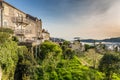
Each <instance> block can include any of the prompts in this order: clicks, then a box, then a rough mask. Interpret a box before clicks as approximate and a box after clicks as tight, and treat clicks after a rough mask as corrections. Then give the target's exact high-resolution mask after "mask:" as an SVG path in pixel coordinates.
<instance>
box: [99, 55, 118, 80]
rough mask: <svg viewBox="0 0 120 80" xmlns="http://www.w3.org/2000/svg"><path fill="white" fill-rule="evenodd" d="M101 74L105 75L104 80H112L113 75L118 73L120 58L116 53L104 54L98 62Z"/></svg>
mask: <svg viewBox="0 0 120 80" xmlns="http://www.w3.org/2000/svg"><path fill="white" fill-rule="evenodd" d="M98 68H99V70H100V71H101V72H104V73H105V75H106V80H112V76H113V74H114V73H118V72H119V71H120V57H119V55H117V53H116V54H115V53H114V54H113V53H106V54H105V55H104V56H103V58H102V59H101V61H100V64H99V66H98Z"/></svg>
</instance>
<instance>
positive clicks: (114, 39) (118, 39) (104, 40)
mask: <svg viewBox="0 0 120 80" xmlns="http://www.w3.org/2000/svg"><path fill="white" fill-rule="evenodd" d="M94 41H95V42H120V37H116V38H109V39H103V40H96V39H83V40H81V42H89V43H93V42H94Z"/></svg>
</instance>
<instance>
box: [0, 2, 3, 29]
mask: <svg viewBox="0 0 120 80" xmlns="http://www.w3.org/2000/svg"><path fill="white" fill-rule="evenodd" d="M0 13H1V15H0V19H1V28H3V0H0Z"/></svg>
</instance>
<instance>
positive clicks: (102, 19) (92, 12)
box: [5, 0, 120, 40]
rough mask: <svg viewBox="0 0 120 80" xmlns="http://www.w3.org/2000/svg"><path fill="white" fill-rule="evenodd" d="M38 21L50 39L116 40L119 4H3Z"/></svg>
mask: <svg viewBox="0 0 120 80" xmlns="http://www.w3.org/2000/svg"><path fill="white" fill-rule="evenodd" d="M5 1H6V2H8V3H10V4H12V5H13V6H15V7H16V8H18V9H20V10H22V11H24V12H25V13H28V14H30V15H32V16H35V17H38V18H39V19H42V22H43V26H42V27H43V28H44V29H46V30H48V31H49V33H50V35H51V37H57V38H64V39H67V40H72V39H73V38H74V37H80V38H81V39H88V38H92V39H104V38H110V37H120V0H5Z"/></svg>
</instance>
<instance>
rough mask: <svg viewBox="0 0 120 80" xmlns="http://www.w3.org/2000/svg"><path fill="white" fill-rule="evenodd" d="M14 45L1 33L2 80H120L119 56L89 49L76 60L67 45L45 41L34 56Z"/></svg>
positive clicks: (0, 67) (28, 50) (27, 50)
mask: <svg viewBox="0 0 120 80" xmlns="http://www.w3.org/2000/svg"><path fill="white" fill-rule="evenodd" d="M15 41H17V39H13V38H12V37H11V36H10V35H9V34H8V33H5V32H1V33H0V74H1V73H2V80H120V53H111V52H108V53H107V54H99V53H97V52H96V50H94V49H91V48H89V46H88V45H86V49H87V51H85V52H82V53H81V55H80V56H77V55H75V54H76V53H75V51H74V50H72V49H71V48H70V42H68V41H65V42H64V43H62V44H60V45H59V44H57V43H53V42H50V41H45V42H43V43H42V44H40V45H38V46H36V47H35V48H34V51H33V53H31V51H30V48H29V49H28V48H27V47H25V46H19V45H17V43H16V42H15ZM100 49H101V48H100ZM79 54H80V53H79ZM93 66H97V67H94V68H93ZM0 76H1V75H0Z"/></svg>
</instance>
